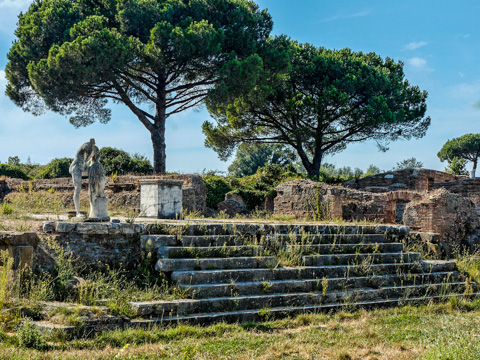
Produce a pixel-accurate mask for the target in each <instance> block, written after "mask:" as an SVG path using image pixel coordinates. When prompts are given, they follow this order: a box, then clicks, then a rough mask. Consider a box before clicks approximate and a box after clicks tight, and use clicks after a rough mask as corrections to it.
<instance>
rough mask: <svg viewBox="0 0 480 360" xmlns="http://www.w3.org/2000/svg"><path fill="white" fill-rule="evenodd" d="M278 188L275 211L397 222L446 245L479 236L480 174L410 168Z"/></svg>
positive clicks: (470, 240)
mask: <svg viewBox="0 0 480 360" xmlns="http://www.w3.org/2000/svg"><path fill="white" fill-rule="evenodd" d="M276 190H277V193H278V195H277V197H276V198H275V214H282V215H294V216H296V217H312V218H317V219H335V218H338V219H343V220H370V221H379V222H382V223H397V224H404V225H407V226H409V227H410V228H411V229H412V230H416V231H421V232H430V233H438V234H439V235H440V238H441V240H442V242H444V243H447V244H455V243H460V242H477V241H478V236H477V232H478V229H479V228H480V223H479V214H480V179H467V178H465V177H458V176H454V175H451V174H447V173H444V172H441V171H435V170H427V169H406V170H400V171H393V172H388V173H384V174H378V175H374V176H368V177H365V178H363V179H357V180H355V181H350V182H346V183H344V184H343V185H341V186H330V185H325V184H320V183H316V182H313V181H310V180H295V181H290V182H286V183H283V184H280V185H279V186H278V187H277V188H276Z"/></svg>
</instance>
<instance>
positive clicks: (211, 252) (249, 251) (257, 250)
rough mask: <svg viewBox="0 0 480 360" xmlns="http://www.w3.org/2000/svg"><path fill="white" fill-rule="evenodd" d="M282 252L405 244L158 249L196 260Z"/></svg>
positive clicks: (387, 248)
mask: <svg viewBox="0 0 480 360" xmlns="http://www.w3.org/2000/svg"><path fill="white" fill-rule="evenodd" d="M280 250H283V251H287V252H292V253H293V254H301V255H313V254H355V253H393V252H401V251H402V250H403V244H399V243H376V244H317V245H280V246H279V247H272V248H270V249H268V248H264V247H263V246H259V245H248V246H247V245H244V246H209V247H182V246H162V247H159V248H158V255H159V257H160V258H169V259H179V258H186V259H195V258H206V257H219V258H227V257H235V256H242V257H244V256H268V255H273V254H274V253H275V252H279V251H280Z"/></svg>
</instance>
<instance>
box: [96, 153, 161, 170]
mask: <svg viewBox="0 0 480 360" xmlns="http://www.w3.org/2000/svg"><path fill="white" fill-rule="evenodd" d="M100 163H101V164H102V166H103V168H104V170H105V172H106V173H107V174H108V175H112V174H118V175H125V174H142V175H147V174H151V173H153V167H152V165H151V164H150V161H148V160H147V159H146V158H145V157H144V156H141V155H138V154H134V155H132V156H130V155H129V154H128V153H127V152H125V151H123V150H119V149H115V148H111V147H104V148H101V149H100Z"/></svg>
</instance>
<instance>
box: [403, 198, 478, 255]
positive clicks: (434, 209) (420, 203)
mask: <svg viewBox="0 0 480 360" xmlns="http://www.w3.org/2000/svg"><path fill="white" fill-rule="evenodd" d="M403 222H404V224H405V225H406V226H408V227H410V229H411V230H414V231H421V232H433V233H438V234H440V236H441V238H442V241H443V242H444V243H445V244H446V245H448V246H451V245H453V244H456V243H461V242H465V241H470V242H471V241H475V242H476V240H475V239H473V238H472V235H474V234H475V232H476V231H477V229H478V228H480V221H479V218H478V214H477V210H476V208H475V205H474V203H473V202H472V201H471V200H470V199H469V198H468V197H464V196H462V195H460V194H455V193H452V192H449V191H447V190H446V189H438V190H434V191H432V192H430V193H429V194H427V195H426V196H425V197H423V198H422V199H420V200H416V201H412V202H410V203H409V204H407V206H406V208H405V213H404V216H403Z"/></svg>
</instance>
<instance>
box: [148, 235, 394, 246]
mask: <svg viewBox="0 0 480 360" xmlns="http://www.w3.org/2000/svg"><path fill="white" fill-rule="evenodd" d="M150 236H151V235H150ZM272 241H273V242H275V243H282V244H287V243H297V244H302V243H303V244H335V243H336V244H358V243H369V244H371V243H382V242H388V241H387V240H386V239H385V235H383V234H343V235H340V234H333V235H311V234H308V235H296V234H291V235H285V234H281V235H276V234H267V235H265V236H264V237H263V239H260V240H257V238H256V237H253V236H236V235H203V236H202V235H197V236H189V235H183V236H182V237H181V238H180V244H181V245H182V246H187V247H191V246H198V247H208V246H241V245H255V244H256V243H257V244H262V243H263V242H266V243H270V242H272ZM163 246H174V244H172V245H170V244H165V245H163Z"/></svg>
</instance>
